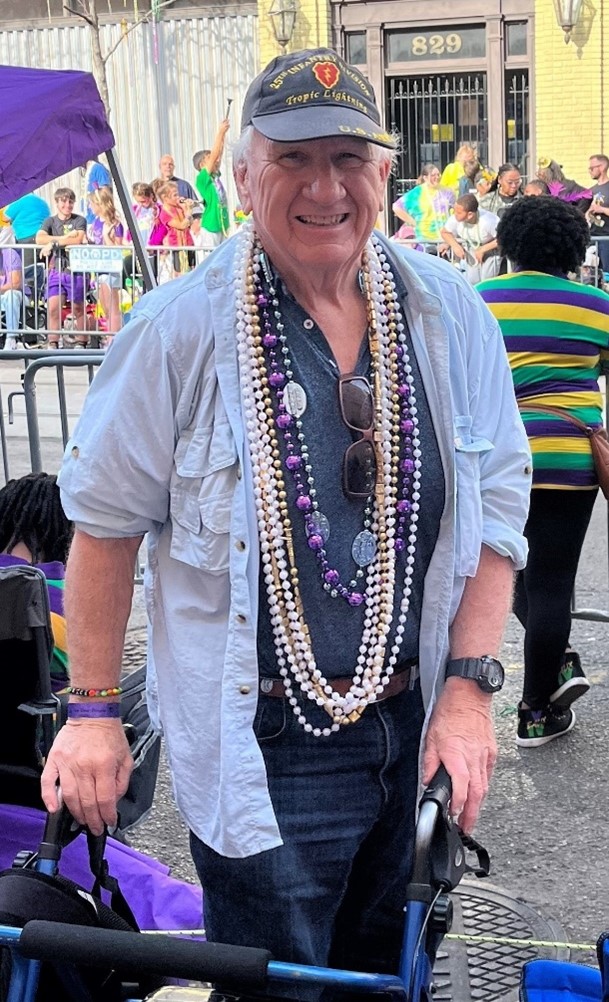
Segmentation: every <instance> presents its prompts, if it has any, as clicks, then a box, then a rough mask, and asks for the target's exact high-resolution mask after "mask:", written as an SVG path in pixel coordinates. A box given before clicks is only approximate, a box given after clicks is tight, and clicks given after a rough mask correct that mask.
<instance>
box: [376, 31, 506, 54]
mask: <svg viewBox="0 0 609 1002" xmlns="http://www.w3.org/2000/svg"><path fill="white" fill-rule="evenodd" d="M485 55H486V31H485V28H484V25H475V26H474V25H470V26H469V27H462V28H459V27H456V28H452V27H451V28H446V29H442V30H438V29H437V28H419V29H417V30H416V31H389V32H387V62H388V63H416V62H423V61H424V60H439V59H441V60H450V59H481V58H484V56H485Z"/></svg>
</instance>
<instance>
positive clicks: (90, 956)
mask: <svg viewBox="0 0 609 1002" xmlns="http://www.w3.org/2000/svg"><path fill="white" fill-rule="evenodd" d="M18 949H19V953H20V954H21V955H22V956H23V957H26V958H27V959H29V960H47V961H52V962H53V963H57V961H58V958H61V960H62V962H65V963H68V964H79V965H82V966H83V967H110V968H113V969H114V970H117V971H119V972H120V973H122V974H127V975H132V976H135V977H141V975H142V972H143V971H145V972H146V973H147V974H158V975H161V976H164V977H172V978H182V979H185V980H188V981H191V980H192V981H220V982H222V984H225V985H226V986H227V987H237V988H239V987H241V988H242V987H243V986H244V985H247V987H248V988H265V986H266V981H267V967H268V964H269V961H270V960H272V955H271V953H269V951H268V950H259V949H254V948H253V947H249V946H228V945H225V944H224V943H201V942H198V943H197V942H193V941H192V940H184V939H174V938H172V937H169V936H162V935H156V936H144V935H142V934H141V933H137V932H117V931H115V930H113V929H100V928H91V927H90V926H80V925H70V924H68V923H65V922H42V921H37V920H36V921H32V922H28V923H26V925H25V926H24V929H23V932H22V933H21V936H20V938H19V945H18Z"/></svg>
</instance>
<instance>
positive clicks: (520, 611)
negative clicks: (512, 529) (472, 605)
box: [514, 489, 598, 710]
mask: <svg viewBox="0 0 609 1002" xmlns="http://www.w3.org/2000/svg"><path fill="white" fill-rule="evenodd" d="M597 494H598V490H592V491H570V490H564V491H559V490H541V489H533V490H532V491H531V507H530V509H529V517H528V519H527V524H526V526H525V530H524V534H525V536H526V537H527V539H528V541H529V559H528V563H527V566H526V567H525V569H524V570H523V571H520V572H519V574H518V576H517V578H516V590H515V594H514V612H515V613H516V615H517V617H518V619H519V620H520V622H521V623H522V625H523V627H524V629H525V631H526V632H525V638H524V688H523V692H522V699H523V702H525V703H527V704H528V705H529V706H530V707H532V709H534V710H541V709H543V708H544V707H545V706H546V705H547V704H548V702H549V698H550V695H551V694H552V693H553V692H554V690H555V689H556V688H557V685H558V673H559V671H560V668H561V661H562V656H563V654H564V653H565V649H566V647H567V646H568V643H569V634H570V632H571V595H572V593H573V587H574V584H575V575H576V573H577V565H578V563H579V557H580V554H581V550H582V546H583V544H584V538H585V535H586V530H587V528H588V524H589V522H590V516H591V515H592V509H593V507H594V502H595V500H596V495H597Z"/></svg>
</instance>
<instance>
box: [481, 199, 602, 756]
mask: <svg viewBox="0 0 609 1002" xmlns="http://www.w3.org/2000/svg"><path fill="white" fill-rule="evenodd" d="M588 240H589V232H588V224H587V223H586V221H585V219H584V217H583V215H582V214H581V212H580V211H578V209H576V208H575V207H574V206H573V205H569V204H568V203H566V202H562V201H561V200H560V199H558V198H552V197H551V196H548V195H541V196H538V197H536V198H523V199H522V200H521V201H519V202H518V203H517V204H516V205H513V206H512V207H511V208H510V210H509V212H506V213H505V215H504V216H503V217H502V219H501V221H500V223H499V225H498V227H497V241H498V244H499V249H500V251H501V253H502V254H504V255H505V256H506V257H507V258H509V260H510V261H511V263H512V266H513V269H514V270H513V272H512V273H511V274H509V275H503V276H501V277H500V278H495V279H491V280H489V281H487V282H482V283H481V284H480V285H478V286H477V287H476V288H477V289H478V291H479V292H480V294H481V296H482V298H483V299H484V300H485V302H486V303H487V305H488V307H489V309H490V310H491V312H492V313H493V314H494V316H495V317H496V319H497V320H498V322H499V325H500V327H501V330H502V333H503V336H504V340H505V345H506V349H507V352H508V357H509V360H510V365H511V368H512V375H513V378H514V387H515V390H516V398H517V400H518V404H519V406H520V412H521V415H522V419H523V421H524V425H525V428H526V430H527V435H528V437H529V443H530V446H531V452H532V457H533V489H532V492H531V506H530V510H529V517H528V521H527V524H526V528H525V535H526V536H527V539H528V542H529V561H528V564H527V566H526V568H525V569H524V570H523V571H520V572H519V574H518V577H517V580H516V590H515V598H514V612H515V613H516V615H517V617H518V619H519V620H520V622H521V624H522V626H523V627H524V630H525V640H524V687H523V693H522V702H521V703H520V704H519V707H518V736H517V739H516V740H517V744H518V745H520V746H522V747H537V746H538V745H542V744H546V743H547V742H548V741H552V740H553V739H554V738H557V737H559V736H561V735H562V734H566V733H567V732H568V731H570V730H571V728H572V727H573V724H574V723H575V715H574V713H573V710H572V709H571V704H572V703H573V702H574V701H575V700H576V699H578V698H579V697H580V696H583V695H584V693H585V692H587V690H588V689H589V688H590V684H589V682H588V680H587V679H586V677H585V675H584V672H583V671H582V667H581V663H580V659H579V657H578V655H577V653H576V652H575V651H573V650H571V648H570V646H569V634H570V628H571V595H572V592H573V586H574V583H575V575H576V572H577V565H578V562H579V557H580V554H581V549H582V545H583V542H584V537H585V535H586V530H587V528H588V524H589V522H590V517H591V514H592V509H593V507H594V502H595V499H596V496H597V493H598V480H597V477H596V472H595V469H594V462H593V459H592V453H591V450H590V443H589V440H588V437H587V435H586V434H585V432H584V431H583V429H581V428H579V427H578V426H577V425H575V424H574V423H573V422H572V421H571V420H570V417H573V418H576V419H577V418H578V419H579V420H580V421H583V422H585V424H586V425H591V426H594V427H598V426H600V425H602V413H601V406H602V399H601V394H600V390H599V385H598V377H599V375H600V371H601V361H604V360H605V359H606V358H609V296H608V295H607V294H606V293H604V292H602V291H601V290H599V289H596V288H593V287H592V286H589V285H581V284H580V283H579V282H577V281H574V280H572V279H571V278H569V275H570V274H572V273H574V272H577V269H578V268H579V267H580V265H581V264H582V262H583V260H584V257H585V253H586V247H587V244H588ZM489 377H491V374H489ZM538 407H541V408H545V407H548V408H549V407H552V408H559V412H558V413H557V412H555V411H554V412H553V411H549V410H548V411H545V410H543V409H541V410H537V409H536V408H538Z"/></svg>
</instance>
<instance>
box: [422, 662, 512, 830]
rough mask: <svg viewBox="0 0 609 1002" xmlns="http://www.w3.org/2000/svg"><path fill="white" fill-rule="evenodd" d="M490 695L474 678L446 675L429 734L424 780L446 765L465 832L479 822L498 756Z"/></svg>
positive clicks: (454, 806)
mask: <svg viewBox="0 0 609 1002" xmlns="http://www.w3.org/2000/svg"><path fill="white" fill-rule="evenodd" d="M491 700H492V697H491V696H489V695H488V694H487V693H484V692H482V691H481V690H480V689H479V688H478V686H477V685H476V683H475V682H473V681H472V680H471V679H461V678H449V679H447V680H446V683H445V685H444V688H443V689H442V692H441V693H440V696H439V697H438V701H437V703H436V705H435V707H434V711H433V713H432V716H431V720H430V723H429V730H428V732H427V736H426V739H425V750H424V755H423V782H424V783H425V784H427V783H429V782H430V780H431V779H432V778H433V775H434V773H435V772H436V770H437V769H438V767H439V766H440V764H442V765H444V767H445V768H446V770H447V772H448V774H449V776H450V778H451V780H452V797H451V814H452V815H453V817H455V818H458V820H459V824H460V826H461V828H462V829H463V830H464V831H465V832H471V831H472V829H473V828H474V825H475V824H476V821H477V818H478V815H479V813H480V808H481V806H482V803H483V801H484V798H485V797H486V794H487V792H488V786H489V781H490V778H491V776H492V773H493V769H494V767H495V762H496V760H497V743H496V741H495V729H494V725H493V719H492V711H491Z"/></svg>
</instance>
